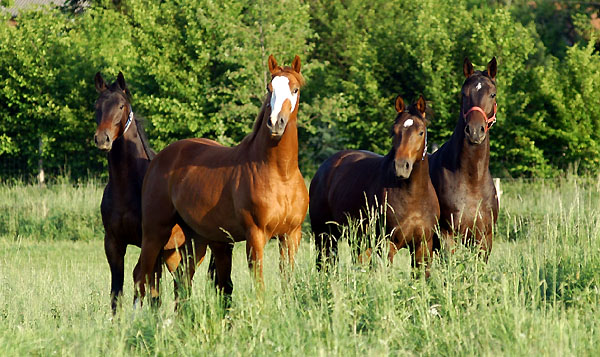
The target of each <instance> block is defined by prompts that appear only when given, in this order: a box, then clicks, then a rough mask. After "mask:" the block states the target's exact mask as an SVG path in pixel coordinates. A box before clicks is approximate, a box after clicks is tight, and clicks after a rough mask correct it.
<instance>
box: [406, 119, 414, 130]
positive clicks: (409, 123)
mask: <svg viewBox="0 0 600 357" xmlns="http://www.w3.org/2000/svg"><path fill="white" fill-rule="evenodd" d="M413 123H414V121H413V120H412V119H406V121H405V122H404V127H405V128H408V127H409V126H411V125H413Z"/></svg>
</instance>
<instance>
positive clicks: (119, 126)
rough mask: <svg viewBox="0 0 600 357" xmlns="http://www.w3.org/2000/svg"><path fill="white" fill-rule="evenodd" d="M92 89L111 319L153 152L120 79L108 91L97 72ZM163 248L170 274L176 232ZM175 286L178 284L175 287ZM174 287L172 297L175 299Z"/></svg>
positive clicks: (178, 238)
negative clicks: (104, 156)
mask: <svg viewBox="0 0 600 357" xmlns="http://www.w3.org/2000/svg"><path fill="white" fill-rule="evenodd" d="M94 81H95V86H96V90H97V92H98V93H99V96H98V99H97V100H96V103H95V116H96V124H97V128H96V133H95V135H94V142H95V144H96V146H97V147H98V148H99V149H100V150H102V151H106V152H108V183H107V184H106V187H105V188H104V194H103V195H102V203H101V204H100V211H101V213H102V223H103V225H104V231H105V234H104V251H105V253H106V258H107V260H108V264H109V266H110V272H111V307H112V311H113V314H114V313H116V308H117V303H118V299H119V297H120V295H121V293H122V292H123V279H124V258H125V252H126V250H127V245H135V246H138V247H139V246H141V243H142V205H141V198H142V182H143V180H144V175H145V173H146V170H147V169H148V165H149V164H150V161H151V160H152V158H153V157H154V155H155V154H154V152H153V151H152V149H150V147H149V145H148V139H147V138H146V135H145V133H144V132H143V130H142V127H141V123H140V121H139V120H138V118H137V117H136V116H135V114H134V113H133V109H132V107H131V101H130V98H131V97H130V92H129V89H128V88H127V84H126V83H125V77H124V76H123V73H121V72H119V74H118V76H117V80H116V81H115V82H114V83H113V84H111V85H107V84H106V82H105V81H104V78H103V77H102V75H101V74H100V72H98V73H96V76H95V79H94ZM171 228H172V230H171V231H170V239H169V241H168V242H167V243H166V244H165V246H164V254H163V258H164V260H165V263H166V265H167V267H168V269H169V270H170V271H171V272H173V271H175V269H176V268H177V266H178V265H179V263H180V261H181V254H180V252H179V249H181V250H184V249H185V247H184V246H183V244H184V242H185V237H184V235H183V232H182V230H181V228H180V227H179V226H176V225H175V226H172V227H171ZM175 284H176V285H177V283H175ZM177 290H178V289H177V286H176V288H175V296H177Z"/></svg>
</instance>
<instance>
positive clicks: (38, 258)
mask: <svg viewBox="0 0 600 357" xmlns="http://www.w3.org/2000/svg"><path fill="white" fill-rule="evenodd" d="M599 185H600V181H598V180H596V179H577V178H564V179H561V180H558V181H535V182H526V181H514V182H507V183H503V190H504V195H503V196H502V204H501V206H502V207H501V214H500V217H499V221H498V226H497V232H496V237H495V241H494V248H493V250H492V254H491V256H490V260H489V262H488V264H484V263H482V262H481V261H480V260H479V259H477V256H476V253H474V252H472V251H471V250H469V249H458V251H457V252H456V254H454V255H452V256H447V257H444V258H443V259H436V260H435V261H434V264H433V266H432V269H431V277H430V278H429V279H427V280H425V279H424V278H423V277H420V278H416V279H415V278H412V277H411V269H410V262H409V258H408V252H407V251H405V250H404V251H401V252H400V254H399V255H398V256H397V257H396V259H395V261H394V264H393V265H388V264H383V263H379V264H375V266H374V267H372V268H367V267H365V266H361V265H357V264H355V263H353V262H352V260H351V258H350V248H349V247H348V245H347V244H342V245H341V246H340V263H339V265H338V268H337V269H336V270H335V271H333V272H329V273H323V272H318V271H317V270H316V269H315V254H314V245H313V243H312V241H311V240H310V239H305V240H304V242H303V243H302V245H301V247H300V250H299V252H298V255H297V259H296V262H297V265H296V268H295V271H294V272H293V274H291V275H290V276H289V278H286V279H283V278H282V277H281V276H280V274H279V269H278V258H279V254H278V247H277V244H269V245H268V246H267V249H266V252H265V258H266V260H265V285H266V290H265V291H264V292H263V293H257V291H256V290H255V287H254V285H253V283H252V280H251V279H250V274H249V272H248V269H247V264H246V260H245V256H244V254H245V248H244V245H243V244H238V245H236V248H235V250H234V266H233V281H234V284H235V288H234V292H233V302H232V307H231V309H230V310H229V311H227V312H225V311H224V310H223V308H222V304H220V299H219V297H218V296H217V294H216V293H215V292H214V290H213V289H212V285H211V283H210V282H209V281H208V280H207V278H206V264H204V265H203V266H201V268H200V269H199V271H198V273H197V275H196V277H195V281H194V283H195V284H194V287H193V291H192V294H191V296H190V298H189V300H187V301H185V302H184V303H183V304H182V306H181V308H180V310H179V311H178V312H174V310H173V307H174V305H173V302H172V301H173V299H172V293H171V290H172V289H171V286H170V280H171V279H170V278H168V277H167V279H163V281H164V282H165V283H164V284H163V286H162V290H163V292H164V294H163V305H162V306H161V307H160V308H159V309H158V311H152V310H151V309H150V308H148V307H147V306H144V308H142V309H140V310H136V311H134V310H133V309H132V307H131V301H132V280H131V278H130V276H131V274H130V272H131V271H132V269H133V265H134V263H135V260H136V258H137V255H138V254H139V249H138V248H130V252H129V253H128V255H127V265H126V271H127V272H128V273H127V277H128V279H127V280H126V284H125V296H124V299H123V308H122V309H121V311H120V313H119V314H118V315H117V316H116V317H115V318H114V319H113V320H111V314H110V306H109V272H108V265H107V264H106V262H105V258H104V255H103V250H102V244H101V241H100V240H96V239H93V240H91V241H89V242H86V241H83V242H82V241H77V242H71V241H68V240H57V241H53V240H51V239H48V238H47V237H44V236H43V234H44V232H43V231H42V232H41V233H40V237H38V238H40V239H39V240H34V239H33V238H35V237H33V236H31V237H29V238H27V239H25V237H23V239H14V237H13V236H10V235H5V236H4V237H3V238H1V239H0V355H24V354H39V355H49V354H60V355H123V354H126V355H208V354H210V355H227V356H230V355H274V354H282V355H327V356H329V355H364V354H366V355H383V354H392V355H440V354H441V355H497V354H503V355H555V356H558V355H560V356H564V355H578V356H579V355H591V356H593V355H599V354H600V344H599V342H600V319H599V318H598V316H600V315H599V313H600V311H599V304H598V303H599V297H600V269H598V267H600V241H599V239H598V237H599V233H600V201H599V200H598V198H599V196H600V187H599ZM2 190H5V191H1V192H2V195H3V196H2V197H4V196H10V193H6V192H7V191H10V190H15V191H18V192H23V194H25V195H28V194H30V192H31V191H27V189H25V188H19V187H16V188H8V187H4V188H2ZM19 190H24V191H19ZM69 190H71V189H69ZM73 190H77V188H73ZM89 190H90V192H96V191H95V189H91V188H89ZM38 195H39V193H38ZM38 197H39V196H38ZM23 200H24V201H29V200H33V199H32V198H29V197H27V196H26V197H23ZM97 206H98V202H96V209H97ZM74 207H75V206H74ZM2 219H4V218H2ZM98 229H101V228H98ZM98 236H100V235H98ZM224 316H225V317H224Z"/></svg>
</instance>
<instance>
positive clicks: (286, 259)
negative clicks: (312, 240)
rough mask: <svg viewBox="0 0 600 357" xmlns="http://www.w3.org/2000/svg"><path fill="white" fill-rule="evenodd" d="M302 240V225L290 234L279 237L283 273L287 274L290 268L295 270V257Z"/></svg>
mask: <svg viewBox="0 0 600 357" xmlns="http://www.w3.org/2000/svg"><path fill="white" fill-rule="evenodd" d="M301 240H302V230H301V229H300V227H298V228H296V229H295V230H294V231H293V232H292V233H290V234H289V235H284V236H282V237H279V271H280V272H281V273H282V274H285V273H286V271H288V269H289V270H294V257H295V255H296V252H297V251H298V246H299V245H300V241H301Z"/></svg>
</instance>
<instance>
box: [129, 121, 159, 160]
mask: <svg viewBox="0 0 600 357" xmlns="http://www.w3.org/2000/svg"><path fill="white" fill-rule="evenodd" d="M133 119H134V120H135V127H136V129H137V134H138V137H139V138H140V141H141V142H142V147H143V148H144V152H146V156H148V160H150V161H152V159H154V156H156V152H154V150H152V148H151V147H150V144H149V143H148V136H147V135H146V131H145V130H144V123H145V120H144V119H143V118H142V117H138V116H137V115H136V114H135V113H133Z"/></svg>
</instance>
